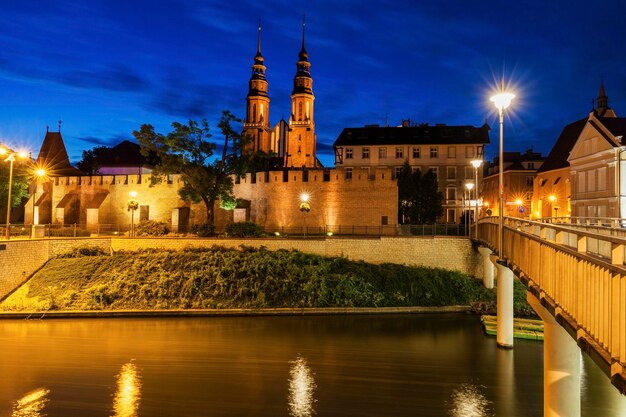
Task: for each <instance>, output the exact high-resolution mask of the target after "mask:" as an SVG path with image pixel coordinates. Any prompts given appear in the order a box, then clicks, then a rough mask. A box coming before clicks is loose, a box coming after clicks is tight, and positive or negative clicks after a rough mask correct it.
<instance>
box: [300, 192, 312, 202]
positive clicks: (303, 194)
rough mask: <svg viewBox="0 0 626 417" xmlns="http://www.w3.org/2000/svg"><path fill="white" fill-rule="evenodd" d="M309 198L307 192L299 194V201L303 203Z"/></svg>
mask: <svg viewBox="0 0 626 417" xmlns="http://www.w3.org/2000/svg"><path fill="white" fill-rule="evenodd" d="M309 198H310V196H309V195H308V194H307V193H302V194H300V201H302V202H303V203H308V202H309Z"/></svg>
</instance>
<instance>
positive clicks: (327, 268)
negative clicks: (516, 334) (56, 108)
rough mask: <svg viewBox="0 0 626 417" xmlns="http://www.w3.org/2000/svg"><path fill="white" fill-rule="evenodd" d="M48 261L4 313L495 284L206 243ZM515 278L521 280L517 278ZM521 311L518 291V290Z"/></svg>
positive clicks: (453, 292)
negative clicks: (206, 246)
mask: <svg viewBox="0 0 626 417" xmlns="http://www.w3.org/2000/svg"><path fill="white" fill-rule="evenodd" d="M80 252H81V251H78V252H77V253H75V254H74V255H69V256H68V255H66V256H64V257H58V258H55V259H52V260H50V261H49V262H48V263H47V264H46V265H45V266H44V267H43V268H42V269H41V270H40V271H39V272H37V273H36V274H35V275H34V276H33V277H32V278H31V279H30V280H29V281H28V282H27V283H26V284H24V285H23V286H22V287H20V288H19V289H18V290H17V291H15V292H14V293H13V294H12V295H10V296H9V297H8V298H7V299H5V300H4V301H3V302H2V303H1V304H0V309H2V310H5V311H7V310H8V311H46V310H63V311H73V310H80V311H84V310H128V309H144V310H151V309H155V310H157V309H158V310H162V309H225V308H325V307H410V306H456V305H470V304H472V303H476V304H479V305H485V304H487V305H489V304H491V303H493V302H494V301H495V293H494V291H493V290H487V289H485V288H484V287H482V285H481V283H480V281H478V280H476V279H475V278H473V277H470V276H467V275H465V274H462V273H459V272H453V271H447V270H444V269H438V268H424V267H409V266H402V265H396V264H380V265H375V264H369V263H365V262H356V261H350V260H347V259H345V258H341V257H322V256H318V255H310V254H305V253H302V252H298V251H286V250H279V251H268V250H265V249H250V248H244V249H242V250H235V249H228V248H220V247H213V248H211V249H186V250H180V251H164V250H144V251H140V252H123V253H115V254H113V255H104V254H102V253H100V252H98V251H82V252H83V253H82V254H81V253H80ZM519 285H521V284H519ZM517 293H519V294H522V297H519V296H516V309H517V310H523V309H525V308H526V307H527V306H526V305H524V303H525V300H524V299H523V298H525V296H524V295H523V294H525V291H523V290H522V291H517Z"/></svg>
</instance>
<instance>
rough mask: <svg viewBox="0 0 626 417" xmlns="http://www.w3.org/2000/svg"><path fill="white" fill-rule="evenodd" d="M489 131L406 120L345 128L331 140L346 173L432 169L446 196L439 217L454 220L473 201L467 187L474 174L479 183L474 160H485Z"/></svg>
mask: <svg viewBox="0 0 626 417" xmlns="http://www.w3.org/2000/svg"><path fill="white" fill-rule="evenodd" d="M489 130H490V128H489V126H488V125H487V124H485V125H483V126H481V127H474V126H447V125H443V124H438V125H435V126H429V125H428V124H422V125H418V126H412V125H411V124H410V121H408V120H404V121H403V122H402V125H401V126H398V127H380V126H378V125H373V126H365V127H361V128H346V129H344V130H343V131H342V132H341V134H340V135H339V137H338V138H337V140H336V141H335V143H334V144H333V148H334V150H335V165H336V166H337V167H338V168H339V167H341V168H343V169H344V170H345V174H346V176H347V177H352V176H354V173H355V172H356V170H365V171H366V172H367V171H368V170H374V169H377V168H388V169H390V170H391V172H393V175H394V178H395V176H397V175H398V173H399V172H400V171H401V170H402V167H403V166H404V164H405V162H408V164H409V165H410V166H411V168H412V169H413V170H420V171H421V172H422V173H424V174H425V173H426V172H428V171H432V172H434V173H435V175H436V176H437V180H438V184H439V190H440V191H441V192H442V193H443V196H444V204H443V209H444V214H443V218H442V219H441V221H444V222H449V223H458V222H460V221H461V216H462V215H463V211H464V207H465V210H467V207H469V206H470V205H475V204H476V198H475V197H473V195H474V194H473V193H472V195H470V194H469V192H468V190H467V188H466V186H465V185H466V184H467V183H472V184H474V183H475V182H476V176H478V183H479V184H480V182H481V181H482V177H483V173H482V170H481V169H475V168H474V167H473V165H472V161H473V160H482V159H483V155H484V147H485V145H486V144H488V143H489ZM472 200H474V203H473V204H472V203H471V201H472ZM464 202H465V205H464Z"/></svg>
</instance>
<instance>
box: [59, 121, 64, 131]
mask: <svg viewBox="0 0 626 417" xmlns="http://www.w3.org/2000/svg"><path fill="white" fill-rule="evenodd" d="M61 124H63V120H61V119H59V133H61Z"/></svg>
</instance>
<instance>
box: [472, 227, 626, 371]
mask: <svg viewBox="0 0 626 417" xmlns="http://www.w3.org/2000/svg"><path fill="white" fill-rule="evenodd" d="M574 224H576V223H574ZM498 233H499V225H498V218H493V217H492V218H485V219H481V220H480V221H479V223H478V238H479V240H481V241H483V242H486V243H487V244H488V245H489V246H491V247H492V248H493V249H495V250H496V251H498V252H499V248H498V247H497V245H498V243H497V242H498ZM503 243H504V251H503V254H502V255H503V257H504V258H505V259H507V260H508V261H509V263H510V264H511V265H512V266H513V268H514V269H518V270H519V271H520V274H521V275H522V276H524V277H525V279H526V280H527V281H528V286H529V289H530V290H531V291H533V288H534V289H535V290H534V292H536V293H537V294H536V295H537V297H538V298H540V299H542V304H543V303H544V301H545V303H546V304H547V305H549V306H551V308H552V309H553V310H554V311H555V315H561V316H563V317H565V316H568V317H570V318H571V319H572V320H573V325H572V327H573V328H574V331H575V333H576V338H577V340H578V342H579V344H580V345H581V346H582V345H586V346H587V348H590V349H596V347H597V349H596V350H599V351H600V353H599V354H600V356H601V357H603V358H605V360H606V361H607V367H608V368H607V369H609V372H607V373H608V374H609V376H610V377H614V376H615V375H617V374H621V375H624V374H623V373H624V372H626V267H625V266H624V261H625V260H626V237H622V236H612V235H610V234H607V233H597V232H595V231H593V230H589V229H587V228H582V227H580V228H579V227H572V224H571V223H560V222H545V221H530V220H521V219H519V218H511V217H507V218H505V219H504V241H503ZM565 320H566V321H567V320H568V319H565ZM590 346H591V347H590Z"/></svg>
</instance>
